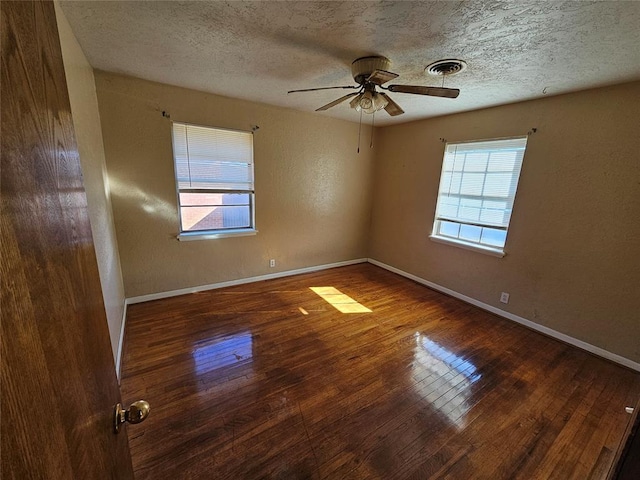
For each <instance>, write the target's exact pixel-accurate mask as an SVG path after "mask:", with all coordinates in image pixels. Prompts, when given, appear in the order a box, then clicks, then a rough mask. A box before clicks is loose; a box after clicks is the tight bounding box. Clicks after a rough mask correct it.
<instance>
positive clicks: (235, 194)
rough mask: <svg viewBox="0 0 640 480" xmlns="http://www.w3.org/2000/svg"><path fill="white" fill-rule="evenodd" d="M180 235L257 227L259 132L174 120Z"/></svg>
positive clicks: (220, 233) (218, 233) (247, 230)
mask: <svg viewBox="0 0 640 480" xmlns="http://www.w3.org/2000/svg"><path fill="white" fill-rule="evenodd" d="M173 158H174V162H175V172H176V184H177V188H178V202H179V206H180V232H181V234H180V235H179V237H178V238H179V239H181V240H188V239H192V238H194V236H195V237H198V238H202V237H203V236H206V235H207V234H209V235H212V236H226V235H233V234H236V235H237V234H247V233H252V232H255V230H254V223H255V222H254V187H253V134H252V133H250V132H239V131H234V130H224V129H219V128H209V127H200V126H196V125H188V124H184V123H174V124H173Z"/></svg>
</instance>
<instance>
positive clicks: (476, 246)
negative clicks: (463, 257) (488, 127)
mask: <svg viewBox="0 0 640 480" xmlns="http://www.w3.org/2000/svg"><path fill="white" fill-rule="evenodd" d="M517 140H523V141H524V148H523V150H522V156H521V157H520V159H519V163H518V164H517V165H516V166H515V168H514V169H513V170H512V172H511V177H510V185H509V187H510V189H509V195H508V196H507V197H505V198H507V199H508V201H509V202H510V210H511V213H510V214H509V219H508V221H507V222H506V226H500V225H494V224H491V223H490V222H487V221H485V222H482V221H480V220H478V221H476V222H474V221H464V220H462V219H451V218H443V217H442V215H441V212H440V214H439V207H440V198H441V196H442V193H446V192H442V191H441V187H442V185H441V184H442V180H443V176H444V174H445V162H446V160H447V154H448V148H449V147H450V146H451V145H469V144H481V143H487V142H500V141H517ZM527 144H528V136H527V135H520V136H513V137H500V138H488V139H482V140H469V141H461V142H446V143H445V148H444V152H443V155H442V168H441V170H440V178H439V180H438V188H437V193H436V195H437V198H436V208H435V211H434V216H433V226H432V228H431V233H430V235H429V239H430V240H432V241H434V242H437V243H442V244H446V245H452V246H455V247H458V248H463V249H466V250H471V251H475V252H480V253H484V254H487V255H492V256H495V257H504V256H505V255H506V252H505V248H506V244H507V238H508V232H509V227H510V224H511V216H512V213H513V208H514V205H515V199H516V195H517V190H518V185H519V183H520V176H521V174H522V165H523V164H524V157H525V154H526V150H527ZM495 150H497V149H488V148H487V149H486V151H495ZM488 168H489V166H488V164H487V167H486V169H485V171H484V174H485V178H486V174H487V173H488ZM464 171H465V170H464V167H463V169H462V170H461V172H464ZM469 172H472V173H475V172H474V171H473V170H469ZM452 173H453V171H452ZM483 181H484V180H483ZM511 191H512V192H513V193H511ZM457 196H459V198H461V197H463V196H464V195H463V194H460V193H458V194H457ZM469 196H471V197H474V195H469ZM477 198H479V199H482V200H483V201H484V200H485V199H488V200H491V199H494V200H495V199H496V198H497V197H492V196H489V195H487V196H484V195H479V196H477ZM480 208H482V207H480ZM442 222H449V223H454V224H458V225H459V226H460V227H459V228H461V227H462V226H463V225H471V226H475V227H481V228H490V229H492V230H503V231H504V232H505V239H504V244H503V245H502V246H498V245H491V244H489V243H482V241H481V240H482V231H481V233H480V239H479V240H478V241H477V242H476V241H473V240H465V239H460V238H456V237H453V236H447V235H445V234H442V233H441V227H442ZM458 235H459V234H458Z"/></svg>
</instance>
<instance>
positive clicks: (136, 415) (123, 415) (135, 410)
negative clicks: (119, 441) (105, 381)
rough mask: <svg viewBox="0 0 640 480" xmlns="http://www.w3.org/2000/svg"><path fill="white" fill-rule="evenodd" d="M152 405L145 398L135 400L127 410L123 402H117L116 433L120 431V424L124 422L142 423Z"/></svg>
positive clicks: (114, 415) (115, 410) (115, 408)
mask: <svg viewBox="0 0 640 480" xmlns="http://www.w3.org/2000/svg"><path fill="white" fill-rule="evenodd" d="M150 410H151V407H150V406H149V404H148V403H147V402H145V401H144V400H138V401H137V402H133V403H132V404H131V405H130V406H129V408H128V409H127V410H125V409H124V408H123V407H122V404H120V403H117V404H116V406H115V407H114V409H113V429H114V431H115V432H116V433H118V432H119V431H120V425H122V424H123V423H124V422H129V423H140V422H142V421H144V419H145V418H147V417H148V416H149V411H150Z"/></svg>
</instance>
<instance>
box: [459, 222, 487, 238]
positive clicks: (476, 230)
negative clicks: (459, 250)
mask: <svg viewBox="0 0 640 480" xmlns="http://www.w3.org/2000/svg"><path fill="white" fill-rule="evenodd" d="M481 233H482V227H476V226H475V225H460V238H461V239H462V240H468V241H470V242H479V241H480V234H481Z"/></svg>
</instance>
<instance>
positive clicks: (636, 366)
mask: <svg viewBox="0 0 640 480" xmlns="http://www.w3.org/2000/svg"><path fill="white" fill-rule="evenodd" d="M369 263H371V264H373V265H377V266H378V267H381V268H384V269H385V270H389V271H390V272H393V273H397V274H398V275H401V276H403V277H406V278H409V279H411V280H413V281H414V282H417V283H421V284H422V285H425V286H427V287H429V288H432V289H433V290H437V291H439V292H442V293H446V294H447V295H450V296H452V297H455V298H458V299H460V300H462V301H463V302H467V303H470V304H471V305H475V306H476V307H479V308H481V309H483V310H487V311H489V312H491V313H495V314H496V315H499V316H501V317H504V318H506V319H508V320H512V321H514V322H516V323H519V324H521V325H524V326H525V327H528V328H531V329H532V330H536V331H538V332H540V333H543V334H545V335H548V336H550V337H553V338H555V339H557V340H560V341H562V342H565V343H568V344H569V345H573V346H575V347H578V348H580V349H582V350H586V351H587V352H589V353H592V354H594V355H597V356H599V357H602V358H606V359H607V360H611V361H612V362H615V363H618V364H620V365H624V366H625V367H627V368H630V369H632V370H635V371H638V372H640V363H637V362H634V361H633V360H629V359H628V358H625V357H623V356H621V355H617V354H615V353H611V352H609V351H607V350H604V349H603V348H600V347H596V346H595V345H591V344H590V343H587V342H583V341H582V340H578V339H577V338H574V337H570V336H569V335H566V334H564V333H561V332H558V331H556V330H553V329H551V328H549V327H545V326H544V325H540V324H538V323H536V322H532V321H531V320H527V319H526V318H523V317H519V316H518V315H514V314H513V313H510V312H505V311H504V310H500V309H499V308H496V307H494V306H492V305H489V304H487V303H484V302H481V301H479V300H476V299H475V298H471V297H467V296H466V295H463V294H462V293H458V292H456V291H454V290H451V289H449V288H446V287H443V286H441V285H438V284H437V283H433V282H430V281H428V280H425V279H424V278H420V277H417V276H416V275H413V274H411V273H407V272H405V271H403V270H400V269H398V268H395V267H392V266H391V265H387V264H386V263H382V262H379V261H378V260H374V259H373V258H370V259H369Z"/></svg>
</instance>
